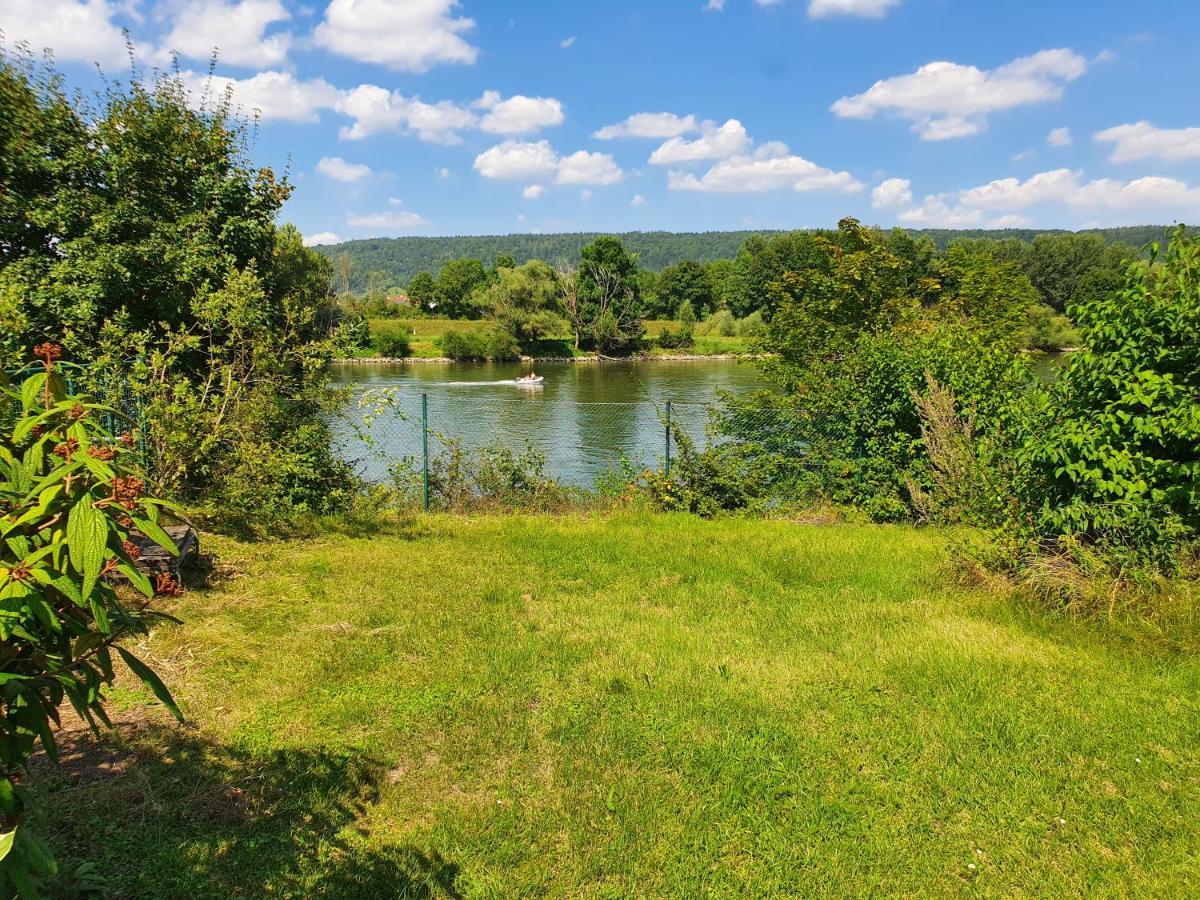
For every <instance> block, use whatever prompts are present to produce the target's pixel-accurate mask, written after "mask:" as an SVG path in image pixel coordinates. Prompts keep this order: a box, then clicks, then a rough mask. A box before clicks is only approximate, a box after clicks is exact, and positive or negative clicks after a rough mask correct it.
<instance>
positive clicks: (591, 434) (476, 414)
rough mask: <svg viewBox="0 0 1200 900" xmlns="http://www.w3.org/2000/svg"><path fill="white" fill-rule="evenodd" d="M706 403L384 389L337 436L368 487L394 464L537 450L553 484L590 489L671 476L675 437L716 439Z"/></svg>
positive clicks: (355, 408) (365, 395) (351, 412)
mask: <svg viewBox="0 0 1200 900" xmlns="http://www.w3.org/2000/svg"><path fill="white" fill-rule="evenodd" d="M710 412H711V411H710V407H709V405H708V404H703V403H675V402H671V401H663V402H661V403H655V402H646V401H642V402H581V401H572V400H562V399H554V400H546V401H543V400H540V399H537V398H533V397H531V398H506V399H500V398H481V397H469V396H454V395H447V394H422V393H416V392H412V391H403V390H392V389H383V390H375V391H364V392H362V393H360V394H359V396H358V397H357V399H356V401H355V402H354V403H352V404H351V406H350V408H349V409H348V410H347V412H346V414H345V415H343V417H342V419H341V420H340V421H339V422H338V423H337V425H336V427H335V434H336V441H337V444H338V447H339V450H340V452H341V453H342V455H343V456H344V457H345V458H346V459H349V460H351V461H353V462H354V463H355V465H356V467H357V469H358V471H359V474H360V475H361V476H362V477H363V478H365V479H366V480H367V481H370V482H379V483H382V482H385V481H387V480H389V478H390V477H391V475H392V472H393V471H394V469H395V467H396V465H397V464H403V465H407V466H408V468H409V469H419V468H421V467H423V466H424V465H425V460H426V458H427V456H428V457H436V456H437V455H438V454H439V453H441V452H443V451H444V450H445V449H446V448H447V447H450V446H457V447H461V448H462V449H463V450H465V451H467V452H478V451H481V450H484V449H485V448H491V449H495V448H503V449H505V450H508V451H510V452H512V453H514V454H522V453H525V452H528V451H530V450H532V451H533V452H534V453H536V454H538V455H539V456H540V457H541V459H542V460H544V464H545V465H544V472H545V474H546V475H547V476H549V477H551V478H553V479H554V480H555V481H557V482H559V483H560V484H563V485H568V486H572V487H581V488H592V487H594V486H595V484H596V481H597V479H599V478H601V477H603V476H605V475H608V474H610V473H614V472H617V471H619V470H620V469H621V468H622V467H623V466H629V467H633V468H635V469H638V470H640V469H642V468H656V469H661V468H667V467H669V465H670V460H671V457H672V456H673V455H675V454H677V452H678V448H677V446H676V443H677V442H676V438H675V435H676V434H677V433H680V432H681V433H683V434H684V435H686V436H687V437H688V438H689V439H690V440H691V441H692V442H693V443H694V444H696V445H697V446H704V445H705V444H706V443H707V442H708V441H709V440H711V439H712V438H711V436H710V434H709V428H708V424H709V421H710Z"/></svg>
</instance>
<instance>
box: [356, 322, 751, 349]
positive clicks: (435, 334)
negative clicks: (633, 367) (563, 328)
mask: <svg viewBox="0 0 1200 900" xmlns="http://www.w3.org/2000/svg"><path fill="white" fill-rule="evenodd" d="M368 325H369V326H370V329H371V334H373V335H374V334H395V333H397V332H403V333H404V334H406V335H408V338H409V340H410V341H411V343H412V355H413V356H415V357H419V358H437V357H440V356H441V355H442V348H441V344H440V341H441V338H442V335H444V334H445V333H446V332H447V331H476V330H479V329H482V328H486V327H487V325H488V323H486V322H483V321H471V320H465V319H371V320H370V321H369V323H368ZM645 325H646V337H647V338H650V339H654V338H657V337H658V336H659V335H660V334H662V333H663V330H664V329H666V328H675V327H678V323H677V322H670V321H665V320H659V319H648V320H647V321H646V323H645ZM749 351H750V341H749V340H748V339H747V338H739V337H725V336H723V335H719V334H713V335H707V334H697V335H696V337H695V344H694V345H693V346H692V347H689V348H687V349H686V350H665V349H663V348H660V347H651V348H650V350H649V353H650V354H651V355H655V356H662V355H671V354H677V353H687V354H695V355H699V356H715V355H718V354H741V353H748V352H749ZM531 352H532V353H533V354H535V355H537V356H576V355H578V354H577V353H576V351H575V348H574V340H573V338H572V337H571V336H570V335H568V334H563V335H557V336H555V337H552V338H547V339H546V340H543V341H541V342H540V345H539V346H538V347H536V348H533V349H532V350H531ZM373 353H374V351H373V350H371V349H370V348H369V347H368V348H366V349H364V350H363V351H361V353H360V354H359V355H360V356H372V355H373Z"/></svg>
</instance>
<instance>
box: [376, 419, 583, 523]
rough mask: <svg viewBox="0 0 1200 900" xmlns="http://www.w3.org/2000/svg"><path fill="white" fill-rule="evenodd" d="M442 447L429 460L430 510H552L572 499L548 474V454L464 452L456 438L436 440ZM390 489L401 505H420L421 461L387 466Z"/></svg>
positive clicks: (494, 448)
mask: <svg viewBox="0 0 1200 900" xmlns="http://www.w3.org/2000/svg"><path fill="white" fill-rule="evenodd" d="M434 437H435V439H436V440H438V441H439V442H440V444H441V448H440V450H437V451H436V452H434V453H433V455H432V457H431V458H430V461H429V505H430V508H431V509H441V510H449V511H454V512H468V511H471V510H478V509H485V510H487V509H539V510H546V509H554V508H558V507H561V506H562V505H563V504H564V503H566V502H568V501H569V500H571V499H572V498H573V494H572V492H571V491H570V490H568V489H566V488H564V487H562V486H561V485H560V484H558V482H556V481H555V480H554V479H553V478H551V477H550V476H549V475H547V474H546V455H545V454H544V453H541V452H539V451H538V450H535V449H534V448H533V447H532V446H528V445H527V446H526V447H525V449H524V450H522V451H520V452H517V451H514V450H512V449H510V448H508V447H505V446H503V445H501V444H487V445H484V446H483V447H480V448H478V449H475V450H471V449H468V448H467V447H465V446H464V445H463V443H462V441H461V440H460V439H458V438H447V437H442V436H440V435H435V436H434ZM391 478H392V488H393V490H394V491H395V495H396V498H397V500H398V501H399V503H400V505H401V506H404V507H409V508H411V507H414V506H419V505H421V503H422V496H421V494H422V491H423V485H422V477H421V471H420V468H419V460H413V459H405V460H402V461H401V462H399V463H396V464H394V465H393V466H392V467H391Z"/></svg>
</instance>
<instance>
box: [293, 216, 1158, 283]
mask: <svg viewBox="0 0 1200 900" xmlns="http://www.w3.org/2000/svg"><path fill="white" fill-rule="evenodd" d="M1168 230H1169V229H1168V228H1167V227H1166V226H1162V225H1145V226H1133V227H1122V228H1093V229H1085V230H1083V231H1080V232H1067V231H1061V230H1055V229H1046V230H1041V229H1029V228H1010V229H1004V230H986V229H943V228H930V229H918V230H909V232H908V233H909V234H910V235H911V236H912V237H913V238H929V239H930V240H931V241H933V244H934V246H935V247H936V248H937V249H938V250H945V249H946V247H948V246H949V245H950V244H951V243H952V242H954V241H957V240H972V239H977V238H986V239H995V240H1017V241H1021V242H1023V243H1026V244H1029V243H1032V242H1033V241H1034V240H1035V239H1036V238H1037V237H1038V236H1039V235H1042V234H1076V233H1077V234H1089V235H1095V236H1096V237H1099V238H1100V239H1101V240H1102V241H1103V242H1104V243H1107V244H1124V245H1127V246H1133V247H1144V246H1147V245H1148V244H1149V243H1150V242H1152V241H1162V240H1164V239H1165V238H1166V236H1167V232H1168ZM781 233H783V232H782V231H775V230H764V231H706V232H667V231H630V232H624V233H619V234H616V235H615V236H616V237H618V238H620V239H621V241H622V242H623V243H624V244H625V246H626V247H628V248H629V250H630V252H631V253H636V254H637V257H638V261H639V263H640V265H641V266H642V268H644V269H649V270H650V271H652V272H661V271H662V270H663V269H665V268H667V266H670V265H674V264H675V263H679V262H683V261H684V260H695V261H697V262H701V263H706V262H713V261H716V260H719V259H732V258H733V257H735V256H736V255H737V254H738V252H739V250H740V249H741V247H742V245H743V244H744V243H745V242H746V241H747V240H748V239H750V238H751V237H760V238H763V239H769V238H771V237H772V236H773V235H776V234H781ZM601 236H602V234H601V233H599V232H581V233H569V234H507V235H477V236H455V237H398V238H367V239H364V240H354V241H345V242H343V243H340V244H331V245H328V246H321V247H316V248H315V249H316V250H317V251H318V252H319V253H321V254H323V255H325V256H327V257H328V258H329V259H331V260H336V259H338V258H339V257H342V258H344V259H345V261H346V263H347V265H346V268H345V274H344V279H342V283H340V284H339V285H338V288H337V289H338V291H339V292H342V291H353V292H354V293H357V294H361V293H364V292H366V291H367V289H368V287H369V284H368V282H369V281H370V280H371V279H372V278H374V279H375V280H376V282H377V283H378V284H379V286H380V287H381V288H383V289H386V290H390V291H399V290H403V288H404V287H405V286H406V285H407V284H408V283H409V282H410V281H412V279H413V278H414V277H416V275H417V274H418V273H420V272H431V273H434V274H436V273H437V271H438V269H440V268H441V267H442V266H443V265H445V264H446V263H448V262H449V261H450V260H452V259H478V260H480V261H481V262H483V263H484V264H485V265H489V266H491V265H494V264H495V263H494V261H495V260H496V259H497V258H501V257H511V258H512V259H513V260H515V261H516V262H517V263H518V264H520V263H526V262H529V261H530V260H533V259H540V260H544V261H545V262H547V263H549V264H550V265H552V266H559V265H572V266H578V265H579V264H580V263H581V262H582V258H583V257H582V251H583V248H584V247H586V246H587V245H588V244H590V243H591V242H592V241H594V240H595V239H596V238H598V237H601Z"/></svg>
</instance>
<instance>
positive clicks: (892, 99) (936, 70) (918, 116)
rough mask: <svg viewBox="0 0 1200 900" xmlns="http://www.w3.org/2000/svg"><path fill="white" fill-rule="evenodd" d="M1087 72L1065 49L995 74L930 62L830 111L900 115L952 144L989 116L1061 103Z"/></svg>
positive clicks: (926, 136) (925, 136)
mask: <svg viewBox="0 0 1200 900" xmlns="http://www.w3.org/2000/svg"><path fill="white" fill-rule="evenodd" d="M1087 67H1088V63H1087V60H1086V59H1084V58H1083V57H1082V56H1080V55H1079V54H1078V53H1075V52H1074V51H1072V50H1066V49H1058V50H1043V51H1041V52H1040V53H1035V54H1033V55H1032V56H1023V57H1020V58H1019V59H1014V60H1013V61H1012V62H1010V63H1007V64H1005V65H1003V66H999V67H997V68H995V69H979V68H976V67H975V66H967V65H960V64H959V63H953V62H931V63H928V64H926V65H924V66H921V67H920V68H919V69H917V71H916V72H913V73H912V74H910V75H898V76H895V77H893V78H885V79H883V80H881V81H877V82H875V84H873V85H871V87H870V88H868V89H867V90H866V91H864V92H863V93H861V94H855V95H853V96H849V97H842V98H841V99H840V100H838V101H836V102H835V103H834V104H833V106H832V107H831V109H832V111H833V113H834V115H836V116H839V117H841V118H847V119H873V118H875V116H877V115H881V114H884V115H894V116H899V117H900V118H903V119H908V120H909V121H911V122H912V123H913V124H912V129H913V131H915V132H916V133H917V134H918V135H919V136H920V137H921V139H922V140H926V141H943V140H950V139H953V138H961V137H967V136H969V135H973V134H978V133H979V132H981V131H983V130H984V129H986V128H987V117H988V114H990V113H995V112H999V111H1001V110H1007V109H1012V108H1014V107H1018V106H1025V105H1029V104H1036V103H1048V102H1050V101H1053V100H1058V99H1059V98H1061V97H1062V96H1063V91H1064V86H1065V85H1066V84H1068V83H1069V82H1071V81H1074V80H1075V79H1077V78H1080V77H1081V76H1082V75H1083V74H1084V73H1085V72H1086V71H1087Z"/></svg>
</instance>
